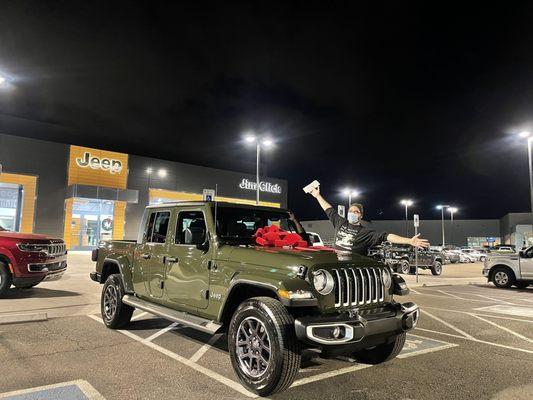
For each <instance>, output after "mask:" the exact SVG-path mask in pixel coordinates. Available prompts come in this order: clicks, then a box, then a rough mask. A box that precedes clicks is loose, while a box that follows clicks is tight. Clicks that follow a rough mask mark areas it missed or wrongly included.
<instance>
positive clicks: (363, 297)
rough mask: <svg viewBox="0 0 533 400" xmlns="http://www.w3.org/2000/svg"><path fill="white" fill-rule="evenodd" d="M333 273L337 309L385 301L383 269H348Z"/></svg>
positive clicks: (337, 270) (336, 270) (340, 269)
mask: <svg viewBox="0 0 533 400" xmlns="http://www.w3.org/2000/svg"><path fill="white" fill-rule="evenodd" d="M331 273H332V275H333V279H334V281H335V286H334V289H333V290H334V292H335V307H351V306H363V305H367V304H379V303H382V302H383V301H384V299H385V287H384V285H383V275H382V274H383V269H382V268H378V267H363V268H351V267H347V268H338V269H332V270H331Z"/></svg>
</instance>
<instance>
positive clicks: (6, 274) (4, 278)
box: [0, 261, 13, 297]
mask: <svg viewBox="0 0 533 400" xmlns="http://www.w3.org/2000/svg"><path fill="white" fill-rule="evenodd" d="M12 282H13V277H12V276H11V272H10V271H9V268H8V267H7V265H6V264H5V263H3V262H1V261H0V297H2V295H3V294H4V293H5V292H7V291H8V290H9V288H10V287H11V283H12Z"/></svg>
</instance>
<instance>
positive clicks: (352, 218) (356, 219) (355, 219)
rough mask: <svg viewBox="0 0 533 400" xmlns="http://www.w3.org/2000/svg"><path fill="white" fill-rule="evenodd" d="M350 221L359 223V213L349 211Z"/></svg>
mask: <svg viewBox="0 0 533 400" xmlns="http://www.w3.org/2000/svg"><path fill="white" fill-rule="evenodd" d="M348 222H349V223H350V224H357V222H359V215H358V214H356V213H352V212H349V213H348Z"/></svg>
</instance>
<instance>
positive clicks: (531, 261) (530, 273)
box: [517, 247, 533, 279]
mask: <svg viewBox="0 0 533 400" xmlns="http://www.w3.org/2000/svg"><path fill="white" fill-rule="evenodd" d="M522 254H523V256H520V272H521V274H522V279H533V247H530V248H529V249H527V250H525V251H524V252H523V253H522ZM517 278H518V277H517Z"/></svg>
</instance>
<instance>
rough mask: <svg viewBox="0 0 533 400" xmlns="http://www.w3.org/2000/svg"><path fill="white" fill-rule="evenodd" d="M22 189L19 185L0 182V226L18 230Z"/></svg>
mask: <svg viewBox="0 0 533 400" xmlns="http://www.w3.org/2000/svg"><path fill="white" fill-rule="evenodd" d="M22 199H23V190H22V186H21V185H16V184H10V183H0V226H1V227H2V228H4V229H7V230H9V231H15V232H18V231H20V222H21V220H20V219H21V215H22Z"/></svg>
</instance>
